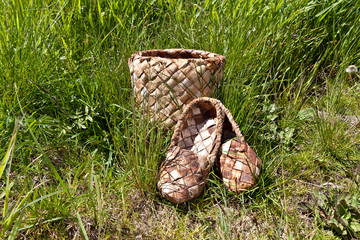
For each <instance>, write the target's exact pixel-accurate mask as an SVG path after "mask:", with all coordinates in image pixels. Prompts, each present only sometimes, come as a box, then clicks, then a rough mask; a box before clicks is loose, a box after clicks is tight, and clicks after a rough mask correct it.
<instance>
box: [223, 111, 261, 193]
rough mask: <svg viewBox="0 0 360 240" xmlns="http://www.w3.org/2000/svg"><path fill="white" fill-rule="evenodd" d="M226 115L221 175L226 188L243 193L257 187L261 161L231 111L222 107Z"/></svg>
mask: <svg viewBox="0 0 360 240" xmlns="http://www.w3.org/2000/svg"><path fill="white" fill-rule="evenodd" d="M222 109H223V111H224V113H225V120H224V125H223V126H224V128H223V135H222V142H225V143H223V144H222V146H221V156H220V161H219V168H220V175H221V177H222V179H223V182H224V184H225V185H226V187H227V188H228V189H230V190H232V191H234V192H237V193H241V192H243V191H246V190H247V189H249V188H251V187H252V186H254V185H255V180H256V178H257V177H258V176H259V173H260V165H261V161H260V159H259V158H258V156H257V155H256V153H255V152H254V150H253V149H252V148H251V147H250V146H249V145H248V143H247V142H246V141H245V138H244V136H243V135H242V134H241V131H240V128H239V126H238V125H237V124H236V122H235V121H234V119H233V116H232V115H231V113H230V111H229V110H228V109H226V108H225V106H223V105H222Z"/></svg>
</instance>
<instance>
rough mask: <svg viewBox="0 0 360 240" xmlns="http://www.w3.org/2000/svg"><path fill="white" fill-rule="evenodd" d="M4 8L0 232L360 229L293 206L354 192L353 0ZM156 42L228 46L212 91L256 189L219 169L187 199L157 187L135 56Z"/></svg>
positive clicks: (88, 234)
mask: <svg viewBox="0 0 360 240" xmlns="http://www.w3.org/2000/svg"><path fill="white" fill-rule="evenodd" d="M0 6H1V7H0V93H1V94H0V159H1V160H2V165H1V168H0V170H1V174H0V177H1V178H0V179H1V180H0V209H1V210H2V211H1V212H2V214H1V219H0V224H1V225H0V238H10V239H11V238H12V239H14V238H15V237H17V238H26V239H48V238H58V239H68V238H71V239H83V238H89V239H97V238H99V239H113V238H117V239H134V238H140V239H141V238H143V239H192V238H196V239H241V238H259V239H269V238H271V239H273V238H290V239H292V238H296V239H304V238H310V239H323V238H328V239H340V238H342V237H351V236H353V235H352V234H353V233H354V231H350V230H349V231H348V232H345V234H346V235H344V236H341V235H340V234H339V232H337V231H336V229H337V228H335V227H334V226H333V225H330V224H329V221H330V220H329V219H324V218H322V217H321V216H322V215H321V214H322V212H321V209H320V210H319V209H312V211H310V212H309V211H305V210H301V209H300V208H299V203H304V202H306V203H308V204H313V205H315V206H316V203H317V201H318V196H319V194H318V193H319V192H320V193H322V194H324V195H326V196H328V197H329V199H335V200H334V201H335V202H336V196H337V195H336V194H337V192H342V193H347V192H349V193H350V195H352V196H354V197H356V196H358V193H359V180H360V179H359V177H358V175H359V174H358V173H359V171H360V170H359V169H358V166H359V159H360V152H359V150H360V149H359V146H360V145H359V144H360V136H359V127H356V125H357V124H358V123H359V122H360V105H359V102H360V84H359V80H360V78H359V75H354V76H353V77H352V80H350V78H349V76H348V75H347V73H346V72H345V69H346V67H347V66H348V65H351V64H355V65H357V66H359V65H360V28H359V27H358V26H359V24H360V1H358V0H353V1H345V0H328V1H320V0H297V1H284V0H276V1H262V0H242V1H200V2H197V3H196V4H194V2H191V1H185V0H177V1H174V0H166V1H165V0H157V1H156V0H155V1H141V0H133V1H130V0H123V1H103V0H82V1H80V0H73V1H72V0H57V1H48V0H42V1H35V0H2V1H1V2H0ZM155 48H160V49H166V48H194V49H202V50H207V51H212V52H216V53H219V54H222V55H224V56H226V60H227V62H226V66H225V71H224V77H223V79H222V82H221V86H220V88H219V89H218V91H217V93H216V95H215V97H217V98H219V99H220V100H221V101H222V102H223V103H224V105H225V106H226V107H228V108H229V109H230V111H231V112H232V113H233V115H234V118H235V121H236V122H237V123H238V124H239V126H240V128H241V131H242V132H243V134H244V135H245V137H246V140H247V141H248V142H249V144H250V145H251V146H252V147H253V148H254V150H255V151H256V153H257V154H258V156H259V157H260V159H261V160H262V169H261V174H260V177H259V178H258V181H257V185H256V186H255V187H254V188H253V189H252V190H250V191H248V192H246V193H245V194H242V195H237V194H234V193H231V192H229V191H227V190H226V189H225V188H224V185H223V184H222V183H221V181H219V179H218V178H217V177H216V175H215V174H211V177H210V180H209V183H208V184H207V187H206V189H205V191H204V193H203V194H202V195H201V196H200V197H199V198H197V199H195V200H193V201H191V202H189V203H186V204H181V205H174V204H171V203H170V202H168V201H166V200H165V199H163V198H162V197H161V196H160V194H159V192H158V190H157V189H156V177H157V171H158V167H159V165H160V163H161V161H162V160H163V159H164V157H165V153H166V149H167V146H168V145H169V140H170V138H171V131H165V130H164V129H161V128H159V127H158V125H157V124H156V123H151V122H149V119H146V118H144V117H143V116H142V114H141V113H140V112H138V111H137V110H135V109H133V107H132V106H133V99H132V94H131V93H132V88H131V82H130V74H129V70H128V67H127V60H128V58H129V57H130V55H131V54H132V53H134V52H136V51H141V50H146V49H155ZM15 139H16V142H15ZM333 188H336V189H337V190H336V191H333V190H334V189H333ZM328 202H329V204H330V201H328ZM329 207H330V206H329ZM331 216H333V217H334V216H335V217H336V215H331ZM354 216H355V215H349V216H348V217H349V218H350V219H351V220H352V221H358V219H355V217H354ZM344 219H345V218H344ZM339 221H340V220H339ZM346 221H348V220H346ZM349 221H350V220H349ZM343 225H344V226H345V227H346V223H344V224H343ZM337 226H338V225H337ZM349 226H350V224H348V226H347V227H349ZM358 233H359V232H358ZM353 237H354V236H353ZM358 237H359V236H358Z"/></svg>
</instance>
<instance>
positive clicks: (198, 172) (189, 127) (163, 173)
mask: <svg viewBox="0 0 360 240" xmlns="http://www.w3.org/2000/svg"><path fill="white" fill-rule="evenodd" d="M220 104H221V103H220V102H219V101H218V100H216V99H213V98H208V97H202V98H197V99H195V100H193V101H191V102H190V103H189V104H188V105H187V106H186V107H185V108H184V111H183V113H182V114H181V116H180V119H179V121H178V123H177V124H176V127H175V132H174V134H173V136H172V139H171V143H170V147H169V149H168V153H167V155H166V159H165V160H164V162H163V163H162V164H161V166H160V171H159V182H158V188H159V190H160V192H161V194H162V195H163V196H164V197H165V198H166V199H168V200H170V201H171V202H174V203H182V202H186V201H189V200H191V199H193V198H196V197H197V196H199V195H200V194H201V192H202V191H203V189H204V187H205V184H206V182H207V179H208V175H209V172H210V169H211V167H212V166H213V164H214V162H215V159H216V157H217V153H218V150H219V148H220V144H221V135H222V129H223V121H224V113H223V111H222V109H221V107H220Z"/></svg>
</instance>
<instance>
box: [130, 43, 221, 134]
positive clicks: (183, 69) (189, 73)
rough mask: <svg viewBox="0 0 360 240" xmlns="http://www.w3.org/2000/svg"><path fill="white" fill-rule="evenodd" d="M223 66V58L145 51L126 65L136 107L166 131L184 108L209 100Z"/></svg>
mask: <svg viewBox="0 0 360 240" xmlns="http://www.w3.org/2000/svg"><path fill="white" fill-rule="evenodd" d="M224 65H225V57H224V56H221V55H219V54H215V53H211V52H206V51H201V50H193V49H164V50H147V51H143V52H137V53H135V54H133V55H132V56H131V57H130V58H129V61H128V66H129V69H130V74H131V81H132V86H133V92H134V97H135V101H136V103H137V104H138V106H139V107H141V108H144V111H145V112H146V113H150V114H151V117H152V118H153V119H154V120H158V121H160V122H164V125H165V126H167V127H168V128H171V127H172V126H173V125H175V123H176V122H177V121H178V118H179V116H180V114H181V109H182V107H183V106H184V105H186V104H187V103H189V102H190V101H191V100H193V99H195V98H198V97H203V96H207V97H209V96H211V94H212V91H213V89H214V88H215V87H216V86H217V85H218V84H219V82H220V80H221V78H222V75H223V69H224Z"/></svg>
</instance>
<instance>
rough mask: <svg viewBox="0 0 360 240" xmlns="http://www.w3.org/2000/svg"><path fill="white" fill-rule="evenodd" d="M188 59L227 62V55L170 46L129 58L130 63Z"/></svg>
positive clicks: (139, 53) (141, 52)
mask: <svg viewBox="0 0 360 240" xmlns="http://www.w3.org/2000/svg"><path fill="white" fill-rule="evenodd" d="M150 58H156V59H159V60H160V59H174V60H176V59H188V60H191V61H196V60H199V61H203V60H206V61H219V62H225V61H226V58H225V56H223V55H221V54H217V53H213V52H209V51H205V50H197V49H184V48H169V49H150V50H144V51H139V52H135V53H134V54H132V55H131V56H130V58H129V61H128V65H130V64H131V63H132V62H133V61H134V60H135V59H150Z"/></svg>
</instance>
